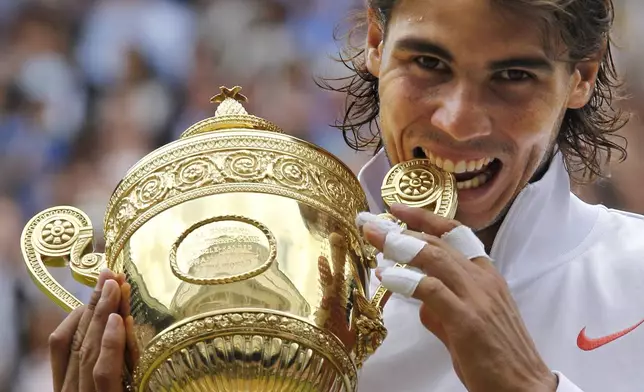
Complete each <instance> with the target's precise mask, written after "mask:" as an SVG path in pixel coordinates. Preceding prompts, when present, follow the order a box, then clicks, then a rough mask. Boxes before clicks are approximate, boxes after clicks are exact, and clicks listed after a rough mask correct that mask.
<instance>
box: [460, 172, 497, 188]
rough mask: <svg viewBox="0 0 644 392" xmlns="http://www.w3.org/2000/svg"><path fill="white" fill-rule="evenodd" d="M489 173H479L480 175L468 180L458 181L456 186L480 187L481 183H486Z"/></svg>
mask: <svg viewBox="0 0 644 392" xmlns="http://www.w3.org/2000/svg"><path fill="white" fill-rule="evenodd" d="M488 179H489V178H488V176H487V174H479V175H478V176H476V177H474V178H472V179H471V180H467V181H458V182H457V183H456V188H458V189H471V188H478V187H480V186H481V185H483V184H485V183H486V182H487V180H488Z"/></svg>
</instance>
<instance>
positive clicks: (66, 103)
mask: <svg viewBox="0 0 644 392" xmlns="http://www.w3.org/2000/svg"><path fill="white" fill-rule="evenodd" d="M362 4H363V2H362V0H355V1H354V0H201V1H200V0H192V1H191V0H0V353H1V355H0V392H2V391H8V392H10V391H20V392H31V391H34V392H35V391H38V392H40V391H47V390H51V376H50V370H49V363H48V347H47V339H48V336H49V334H50V333H51V332H52V331H53V330H54V329H55V327H56V326H57V325H58V324H59V323H60V321H61V320H62V318H63V317H64V316H65V314H64V313H63V312H62V311H60V310H58V308H57V307H56V306H55V305H53V304H52V303H50V302H49V301H48V300H47V299H46V297H45V295H44V294H42V293H40V291H38V290H37V289H36V288H35V285H33V284H32V283H31V282H30V281H29V277H28V276H27V275H26V272H25V268H24V266H23V261H22V256H21V254H20V247H19V237H20V233H21V231H22V228H23V227H24V224H25V223H26V221H27V220H28V219H29V218H31V217H32V216H33V215H34V214H36V213H37V212H39V211H40V210H42V209H45V208H48V207H51V206H55V205H60V204H69V205H73V206H76V207H79V208H81V209H82V210H84V211H85V212H86V213H88V215H90V218H91V219H92V221H93V223H94V226H95V230H96V237H98V238H100V237H101V236H102V232H101V228H100V225H101V223H102V219H103V213H104V212H105V207H106V206H107V201H108V199H109V196H110V194H111V192H112V190H113V189H114V187H115V186H116V184H117V183H118V181H119V180H120V179H121V178H122V176H123V175H124V173H125V172H126V170H127V169H128V168H129V167H130V166H131V165H133V164H134V163H135V162H136V161H137V160H139V159H140V158H141V157H143V156H145V155H146V154H147V153H148V152H150V151H151V150H153V149H154V148H156V147H158V146H160V145H162V144H165V143H167V142H169V141H171V140H174V139H176V138H177V137H178V135H179V134H180V133H181V132H182V131H183V130H185V129H186V128H187V127H188V126H190V125H191V124H192V123H194V122H196V121H198V120H201V119H203V118H206V117H209V116H211V115H212V114H214V109H215V107H214V106H213V105H212V104H210V102H209V100H210V97H212V96H213V95H215V94H217V93H218V92H219V86H221V85H227V86H229V87H232V86H233V85H241V86H243V93H244V94H245V95H247V96H248V97H249V98H250V102H249V104H248V105H247V108H248V109H249V111H250V112H252V113H254V114H256V115H258V116H261V117H265V118H268V119H270V120H271V121H273V122H274V123H277V124H279V125H280V126H281V127H282V128H283V129H284V130H285V131H286V132H288V133H290V134H292V135H295V136H298V137H300V138H303V139H306V140H309V141H311V142H313V143H316V144H318V145H321V146H322V147H324V148H326V149H328V150H329V151H331V152H332V153H334V154H336V155H337V156H339V157H340V158H341V159H342V160H344V161H345V162H346V163H347V164H348V165H349V166H350V167H351V168H352V169H353V170H354V171H356V172H357V170H359V168H360V166H361V165H362V164H363V163H364V162H366V161H367V160H368V159H369V155H368V154H366V153H355V152H353V151H351V150H349V149H348V148H347V147H346V146H345V144H344V141H343V139H342V135H341V134H340V133H339V131H337V130H335V129H334V128H331V127H330V126H329V124H331V123H333V122H334V121H335V119H336V118H338V116H339V114H340V113H341V109H342V107H343V97H342V96H341V95H340V94H331V93H329V92H326V91H322V90H321V89H319V88H318V87H317V86H316V85H315V83H314V79H313V78H314V77H320V76H327V77H329V76H333V77H337V76H343V75H345V74H346V69H344V67H343V66H342V65H340V64H337V63H336V62H334V61H333V60H332V56H334V55H337V53H338V44H337V43H336V42H335V41H334V39H333V32H334V29H335V27H336V26H337V25H338V24H339V23H342V22H344V19H345V17H346V16H347V15H348V14H349V12H350V11H351V10H352V9H353V8H355V7H359V6H361V5H362ZM616 5H617V7H618V11H619V12H618V15H617V19H618V21H617V22H618V23H617V26H616V27H617V30H616V36H615V43H616V44H617V46H618V49H617V50H616V52H617V53H616V60H617V64H618V67H619V69H620V71H621V73H622V75H624V78H625V80H626V82H627V87H628V89H629V94H630V98H629V99H628V100H626V101H624V102H623V103H622V105H623V107H624V108H627V109H629V110H633V111H634V113H635V114H636V117H635V119H634V120H633V121H632V122H631V123H630V125H629V126H628V127H627V128H625V129H624V130H623V132H622V134H623V135H624V136H626V137H627V138H628V141H629V146H628V150H629V154H630V155H629V158H628V160H627V161H626V162H624V163H622V164H619V165H614V166H612V167H611V168H610V169H609V170H610V174H611V178H610V179H609V180H604V181H601V182H599V183H598V184H595V185H593V186H585V187H580V188H579V189H578V190H577V192H578V193H579V194H580V195H581V197H583V198H584V199H586V200H588V201H590V202H593V203H597V202H602V203H604V204H606V205H608V206H610V207H617V208H621V209H625V210H628V211H633V212H638V213H644V181H643V180H644V163H642V161H641V158H642V156H643V155H644V125H643V123H642V122H640V121H639V119H638V117H637V116H638V115H640V114H642V113H643V112H644V45H641V40H642V37H644V24H643V23H638V21H641V20H642V18H644V2H642V1H641V0H616ZM638 44H639V45H638ZM99 246H100V244H99ZM55 276H56V277H57V278H59V279H60V280H62V281H63V282H64V284H65V285H66V286H67V287H68V288H70V290H72V291H73V293H74V294H76V295H77V296H78V297H79V298H82V299H87V297H88V294H89V292H90V291H89V289H87V288H84V287H82V286H81V285H80V284H77V283H74V282H73V281H72V279H71V276H70V274H69V272H68V271H66V270H65V271H60V272H58V273H55Z"/></svg>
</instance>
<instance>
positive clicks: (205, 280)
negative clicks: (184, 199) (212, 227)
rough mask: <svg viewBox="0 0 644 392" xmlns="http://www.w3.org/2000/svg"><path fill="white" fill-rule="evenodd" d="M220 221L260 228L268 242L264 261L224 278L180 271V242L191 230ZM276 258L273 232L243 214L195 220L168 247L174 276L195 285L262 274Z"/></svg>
mask: <svg viewBox="0 0 644 392" xmlns="http://www.w3.org/2000/svg"><path fill="white" fill-rule="evenodd" d="M222 221H236V222H243V223H247V224H250V225H253V226H255V227H257V228H258V229H259V230H261V231H262V233H263V234H264V235H265V236H266V239H268V244H269V255H268V258H267V259H266V261H265V262H264V263H262V265H260V266H259V267H257V268H254V269H252V270H250V271H248V272H245V273H243V274H238V275H233V276H228V277H225V278H197V277H194V276H192V275H190V274H187V273H185V272H183V271H181V269H180V268H179V266H178V265H177V251H178V249H179V246H180V245H181V243H182V242H183V241H184V240H185V239H186V238H187V237H188V236H189V235H190V234H191V233H192V232H193V231H195V230H197V229H199V228H200V227H203V226H205V225H208V224H211V223H215V222H222ZM276 259H277V241H276V240H275V236H274V235H273V233H271V231H270V230H269V229H268V227H267V226H266V225H264V224H262V223H260V222H259V221H256V220H254V219H250V218H247V217H245V216H239V215H222V216H216V217H213V218H209V219H204V220H202V221H200V222H197V223H195V224H194V225H192V226H190V227H189V228H188V229H187V230H186V231H184V232H183V233H181V235H180V236H179V238H177V240H176V241H175V242H174V244H172V247H171V248H170V268H171V269H172V273H173V274H174V276H176V277H177V278H179V279H181V280H183V281H184V282H187V283H192V284H197V285H219V284H227V283H235V282H241V281H243V280H247V279H250V278H253V277H255V276H257V275H259V274H262V273H263V272H264V271H266V270H267V269H269V268H270V267H271V265H272V264H273V263H274V262H275V260H276Z"/></svg>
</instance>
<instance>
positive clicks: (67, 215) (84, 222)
mask: <svg viewBox="0 0 644 392" xmlns="http://www.w3.org/2000/svg"><path fill="white" fill-rule="evenodd" d="M92 240H93V228H92V223H91V222H90V219H89V217H88V216H87V215H86V214H85V213H83V212H82V211H80V210H78V209H76V208H74V207H67V206H61V207H54V208H49V209H47V210H44V211H42V212H40V213H39V214H38V215H36V216H34V217H33V218H31V220H30V221H29V222H28V223H27V225H26V226H25V228H24V230H23V232H22V236H21V238H20V247H21V248H22V256H23V258H24V261H25V264H26V265H27V270H28V271H29V275H31V278H32V279H33V280H34V282H35V283H36V285H37V286H38V288H39V289H40V290H41V291H42V292H43V293H45V294H46V295H47V296H48V297H49V298H50V299H51V300H52V301H54V302H55V303H56V304H57V305H58V306H60V307H61V308H63V309H65V310H66V311H68V312H70V311H72V310H74V309H75V308H77V307H79V306H81V305H83V303H82V302H81V301H79V300H78V299H77V298H76V297H74V295H72V294H71V293H70V292H69V291H67V290H66V289H65V288H64V287H63V286H62V285H61V284H60V283H58V282H57V281H56V280H55V279H54V278H53V277H52V276H51V274H50V273H49V271H48V270H47V267H69V268H70V269H71V272H72V276H73V277H74V279H76V280H77V281H78V282H80V283H83V284H85V285H87V286H90V287H93V286H94V285H96V282H97V281H98V275H99V272H100V270H101V269H102V268H104V267H105V266H106V259H105V255H104V254H102V253H92V250H93V246H92Z"/></svg>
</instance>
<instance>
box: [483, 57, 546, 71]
mask: <svg viewBox="0 0 644 392" xmlns="http://www.w3.org/2000/svg"><path fill="white" fill-rule="evenodd" d="M508 68H529V69H535V70H543V71H552V70H553V69H554V66H553V65H552V62H551V61H549V60H548V59H547V58H545V57H540V56H526V57H515V58H510V59H507V60H499V61H493V62H492V63H491V65H490V69H492V70H493V71H498V70H503V69H508Z"/></svg>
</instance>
